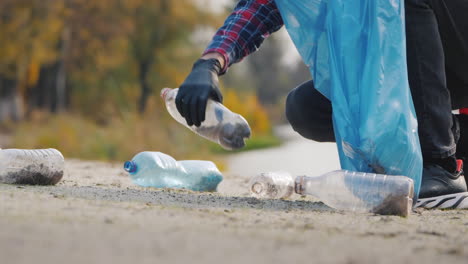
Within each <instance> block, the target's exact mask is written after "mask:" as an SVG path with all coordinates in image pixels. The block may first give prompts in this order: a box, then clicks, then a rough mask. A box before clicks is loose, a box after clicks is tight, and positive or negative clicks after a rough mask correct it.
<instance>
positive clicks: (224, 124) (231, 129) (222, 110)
mask: <svg viewBox="0 0 468 264" xmlns="http://www.w3.org/2000/svg"><path fill="white" fill-rule="evenodd" d="M178 91H179V89H178V88H176V89H170V88H164V89H162V90H161V97H162V98H163V100H164V101H165V103H166V108H167V111H168V112H169V114H170V115H171V116H172V117H173V118H174V119H175V120H176V121H177V122H179V123H181V124H183V125H184V126H186V127H188V128H189V129H190V130H192V131H193V132H195V133H197V134H198V135H200V136H202V137H204V138H206V139H208V140H211V141H213V142H215V143H218V144H219V145H221V146H222V147H223V148H225V149H227V150H234V149H240V148H242V147H244V146H245V139H246V138H249V137H250V133H251V132H250V126H249V124H248V123H247V121H246V120H245V119H244V118H243V117H242V116H241V115H239V114H236V113H233V112H231V111H230V110H229V109H227V108H226V107H225V106H224V105H222V104H221V103H218V102H216V101H213V100H211V99H209V100H208V103H207V105H206V113H205V121H203V122H202V123H201V125H200V127H196V126H188V125H187V122H186V121H185V119H184V118H183V117H182V116H181V115H180V113H179V111H177V107H176V104H175V98H176V96H177V92H178Z"/></svg>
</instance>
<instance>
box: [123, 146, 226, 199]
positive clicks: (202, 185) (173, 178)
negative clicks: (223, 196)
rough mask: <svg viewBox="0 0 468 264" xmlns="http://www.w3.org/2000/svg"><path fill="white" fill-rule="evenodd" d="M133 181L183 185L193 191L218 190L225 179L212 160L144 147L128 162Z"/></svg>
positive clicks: (155, 185) (159, 185)
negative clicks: (176, 156) (175, 155)
mask: <svg viewBox="0 0 468 264" xmlns="http://www.w3.org/2000/svg"><path fill="white" fill-rule="evenodd" d="M124 169H125V171H127V172H128V173H129V174H130V177H131V178H132V181H133V182H134V183H135V184H137V185H140V186H143V187H156V188H181V189H189V190H193V191H216V188H217V186H218V184H219V183H220V182H221V181H222V180H223V176H222V175H221V172H219V170H218V168H217V167H216V165H215V164H214V163H213V162H211V161H205V160H182V161H176V160H175V159H174V158H173V157H171V156H169V155H167V154H164V153H161V152H150V151H144V152H141V153H138V154H137V155H135V157H133V159H132V160H131V161H127V162H125V164H124Z"/></svg>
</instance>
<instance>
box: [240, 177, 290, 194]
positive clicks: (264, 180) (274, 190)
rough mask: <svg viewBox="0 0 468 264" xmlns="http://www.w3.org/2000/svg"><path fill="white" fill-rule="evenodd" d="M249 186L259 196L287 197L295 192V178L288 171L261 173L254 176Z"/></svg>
mask: <svg viewBox="0 0 468 264" xmlns="http://www.w3.org/2000/svg"><path fill="white" fill-rule="evenodd" d="M249 186H250V192H251V193H252V195H253V196H254V197H257V198H269V199H281V198H287V197H289V196H291V195H292V194H293V193H294V178H293V177H292V176H291V174H289V173H287V172H274V173H273V172H267V173H261V174H259V175H257V176H254V177H252V179H251V180H250V183H249Z"/></svg>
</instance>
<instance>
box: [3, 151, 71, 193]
mask: <svg viewBox="0 0 468 264" xmlns="http://www.w3.org/2000/svg"><path fill="white" fill-rule="evenodd" d="M64 167H65V161H64V158H63V156H62V153H60V152H59V151H58V150H56V149H2V150H0V168H1V170H0V183H7V184H32V185H53V184H56V183H58V182H59V181H60V180H61V179H62V177H63V171H64Z"/></svg>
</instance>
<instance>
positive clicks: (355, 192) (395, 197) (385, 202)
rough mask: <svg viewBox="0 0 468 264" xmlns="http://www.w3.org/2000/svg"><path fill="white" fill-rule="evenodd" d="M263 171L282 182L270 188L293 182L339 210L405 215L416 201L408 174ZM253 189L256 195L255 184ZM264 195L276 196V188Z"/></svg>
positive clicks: (303, 192) (300, 190) (299, 190)
mask: <svg viewBox="0 0 468 264" xmlns="http://www.w3.org/2000/svg"><path fill="white" fill-rule="evenodd" d="M264 175H267V176H268V177H269V178H270V179H269V181H271V182H274V183H275V184H276V185H281V186H275V187H271V189H282V188H285V186H287V187H286V188H289V186H290V185H291V184H294V192H295V193H297V194H301V195H311V196H314V197H316V198H318V199H320V200H322V201H323V202H324V203H325V204H327V205H328V206H330V207H332V208H335V209H338V210H346V211H352V212H371V213H376V214H382V215H400V216H405V217H406V216H408V215H409V214H410V212H411V209H412V205H413V195H414V183H413V180H412V179H410V178H408V177H405V176H393V175H382V174H375V173H364V172H352V171H347V170H336V171H332V172H329V173H326V174H324V175H321V176H318V177H307V176H299V177H296V179H295V181H294V180H292V179H293V177H292V176H291V175H289V174H288V173H268V174H264ZM273 179H274V180H273ZM292 181H294V183H292ZM251 189H252V192H253V195H256V194H255V191H254V189H255V188H254V187H253V186H252V187H251ZM291 194H292V193H291ZM264 197H268V198H276V197H277V195H276V194H275V193H274V192H273V193H272V194H271V195H270V194H266V195H264ZM285 197H287V196H283V197H282V198H285Z"/></svg>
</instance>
